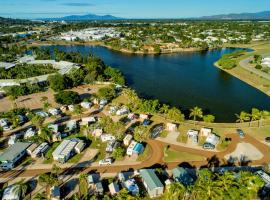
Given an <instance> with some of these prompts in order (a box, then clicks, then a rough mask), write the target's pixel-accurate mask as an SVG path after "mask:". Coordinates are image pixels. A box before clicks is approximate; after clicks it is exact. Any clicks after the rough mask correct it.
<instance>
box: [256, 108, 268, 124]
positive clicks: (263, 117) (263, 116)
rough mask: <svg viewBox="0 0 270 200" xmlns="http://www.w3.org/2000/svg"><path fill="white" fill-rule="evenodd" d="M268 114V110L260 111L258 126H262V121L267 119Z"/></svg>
mask: <svg viewBox="0 0 270 200" xmlns="http://www.w3.org/2000/svg"><path fill="white" fill-rule="evenodd" d="M268 116H269V112H268V111H265V110H262V111H261V112H260V115H259V119H258V127H260V125H261V121H262V120H263V119H265V118H266V117H268Z"/></svg>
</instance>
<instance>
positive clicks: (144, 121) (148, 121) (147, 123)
mask: <svg viewBox="0 0 270 200" xmlns="http://www.w3.org/2000/svg"><path fill="white" fill-rule="evenodd" d="M151 123H152V121H151V120H149V119H145V120H143V123H142V124H143V125H144V126H148V125H150V124H151Z"/></svg>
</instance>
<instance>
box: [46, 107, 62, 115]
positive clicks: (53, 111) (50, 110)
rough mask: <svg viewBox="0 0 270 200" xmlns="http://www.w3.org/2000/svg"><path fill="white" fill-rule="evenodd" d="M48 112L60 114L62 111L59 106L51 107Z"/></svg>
mask: <svg viewBox="0 0 270 200" xmlns="http://www.w3.org/2000/svg"><path fill="white" fill-rule="evenodd" d="M48 112H49V113H50V114H51V115H53V116H56V115H59V114H60V113H61V111H60V110H59V109H57V108H50V109H49V110H48Z"/></svg>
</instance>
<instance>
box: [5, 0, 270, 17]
mask: <svg viewBox="0 0 270 200" xmlns="http://www.w3.org/2000/svg"><path fill="white" fill-rule="evenodd" d="M266 10H270V0H0V16H3V17H17V18H39V17H60V16H66V15H71V14H76V15H83V14H87V13H93V14H98V15H104V14H112V15H115V16H119V17H126V18H183V17H198V16H205V15H214V14H224V13H240V12H257V11H266Z"/></svg>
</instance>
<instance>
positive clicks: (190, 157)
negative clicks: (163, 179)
mask: <svg viewBox="0 0 270 200" xmlns="http://www.w3.org/2000/svg"><path fill="white" fill-rule="evenodd" d="M163 159H164V161H165V162H177V161H186V162H188V161H201V160H205V158H204V157H203V156H198V155H195V154H191V153H186V152H179V151H175V150H174V149H170V148H169V149H166V148H165V149H164V158H163Z"/></svg>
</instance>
